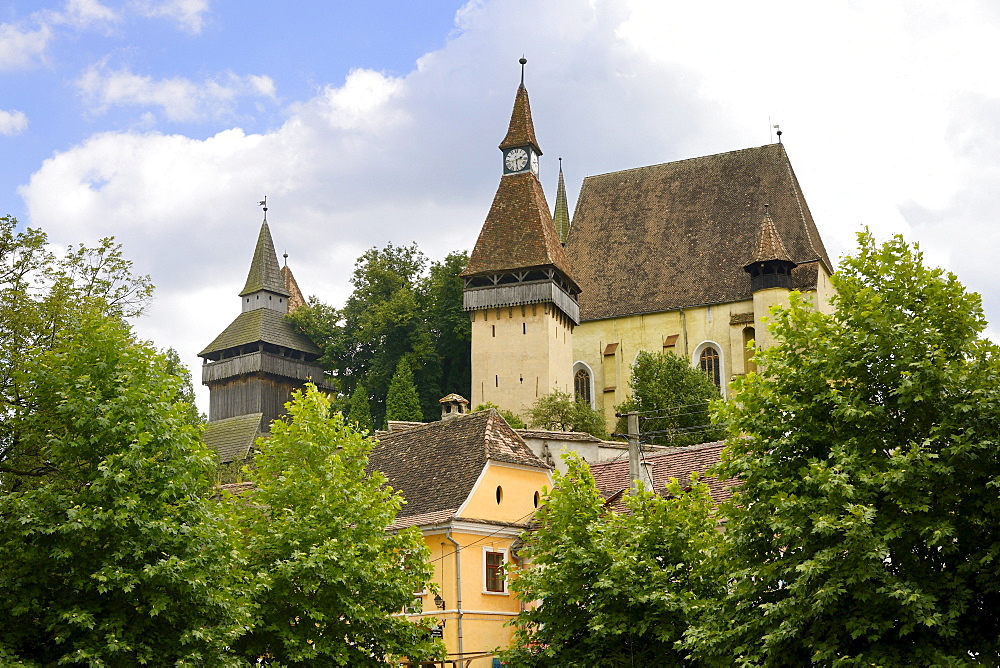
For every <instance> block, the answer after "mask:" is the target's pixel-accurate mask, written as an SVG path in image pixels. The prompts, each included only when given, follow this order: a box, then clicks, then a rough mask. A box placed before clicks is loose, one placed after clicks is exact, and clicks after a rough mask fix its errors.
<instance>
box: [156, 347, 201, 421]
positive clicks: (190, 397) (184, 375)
mask: <svg viewBox="0 0 1000 668" xmlns="http://www.w3.org/2000/svg"><path fill="white" fill-rule="evenodd" d="M163 355H164V357H165V358H166V360H167V372H168V373H170V374H171V375H174V376H177V378H178V379H179V380H180V381H181V384H180V388H179V389H178V391H177V400H178V401H180V402H181V403H183V404H184V405H185V406H186V413H187V421H188V424H205V423H206V422H207V421H208V420H207V419H206V418H205V414H204V413H201V412H200V411H199V410H198V406H197V405H195V396H194V384H193V383H192V382H191V372H190V371H189V370H188V368H187V367H186V366H184V363H183V362H181V356H180V355H178V354H177V351H176V350H174V349H173V348H167V349H166V350H165V351H163Z"/></svg>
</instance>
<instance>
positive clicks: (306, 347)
mask: <svg viewBox="0 0 1000 668" xmlns="http://www.w3.org/2000/svg"><path fill="white" fill-rule="evenodd" d="M258 342H263V343H270V344H272V345H276V346H282V347H284V348H289V349H291V350H298V351H300V352H304V353H310V354H314V355H318V354H320V352H321V351H320V349H319V348H318V347H316V344H315V343H313V342H312V341H310V340H309V339H308V338H307V337H306V336H304V335H303V334H300V333H299V332H298V331H296V330H295V328H294V327H293V326H292V323H290V322H288V321H287V320H285V316H284V314H282V313H279V312H278V311H275V310H273V309H269V308H259V309H256V310H254V311H245V312H244V313H240V314H239V315H238V316H237V317H236V320H233V322H232V323H230V325H229V326H228V327H226V329H225V330H223V332H222V334H219V335H218V336H217V337H215V340H214V341H212V342H211V343H210V344H208V346H206V347H205V349H204V350H202V351H201V352H200V353H198V355H199V357H205V356H206V355H210V354H211V353H215V352H219V351H220V350H227V349H229V348H236V347H238V346H243V345H247V344H250V343H258Z"/></svg>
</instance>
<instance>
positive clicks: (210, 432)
mask: <svg viewBox="0 0 1000 668" xmlns="http://www.w3.org/2000/svg"><path fill="white" fill-rule="evenodd" d="M263 417H264V414H263V413H249V414H247V415H237V416H236V417H231V418H226V419H224V420H215V421H213V422H209V423H208V424H206V425H205V432H204V435H203V436H202V440H204V441H205V445H207V446H208V447H210V448H211V449H212V450H215V452H217V453H218V455H219V461H220V462H222V463H223V464H225V463H227V462H232V461H236V460H238V459H246V458H247V456H248V455H249V454H250V449H251V448H253V444H254V441H256V440H257V437H258V436H260V421H261V419H262V418H263Z"/></svg>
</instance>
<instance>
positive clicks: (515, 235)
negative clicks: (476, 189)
mask: <svg viewBox="0 0 1000 668" xmlns="http://www.w3.org/2000/svg"><path fill="white" fill-rule="evenodd" d="M525 62H527V61H526V60H525V59H524V58H522V59H521V65H522V67H523V65H524V64H525ZM500 150H501V151H502V152H503V175H502V176H501V177H500V185H499V186H498V187H497V192H496V195H495V196H494V198H493V205H492V206H491V207H490V212H489V214H487V216H486V221H485V222H484V223H483V227H482V230H481V231H480V233H479V238H478V239H477V240H476V245H475V247H474V248H473V249H472V254H471V255H470V257H469V264H468V265H467V266H466V268H465V271H463V272H462V277H463V278H464V279H465V290H464V293H463V297H462V301H463V305H464V307H465V310H466V311H468V312H469V314H470V316H471V318H472V404H473V405H478V404H482V403H487V402H493V403H495V404H497V405H498V406H500V407H501V408H505V409H508V410H512V411H514V412H515V413H521V414H523V413H525V412H526V411H527V410H528V409H529V408H530V407H531V405H532V404H534V402H535V401H536V400H537V399H538V398H539V397H540V396H542V395H544V394H548V393H549V392H551V391H553V390H555V389H558V390H561V391H563V392H567V393H568V392H571V391H572V389H573V388H572V378H571V375H572V368H573V338H572V333H573V328H574V327H575V326H576V325H577V324H578V323H579V322H580V306H579V304H578V303H577V301H576V296H577V294H579V292H580V289H579V287H577V284H576V281H575V280H574V279H573V275H572V272H571V270H570V265H569V260H568V259H567V257H566V251H565V249H564V248H563V245H562V240H561V238H560V235H559V233H558V232H556V228H555V225H554V224H553V222H552V214H551V213H550V209H549V205H548V203H547V202H546V201H545V193H544V192H543V190H542V184H541V182H540V181H539V180H538V156H540V155H541V150H540V149H539V148H538V140H537V139H536V138H535V127H534V123H533V122H532V118H531V106H530V104H529V103H528V90H527V89H526V88H525V87H524V80H523V77H522V81H521V85H520V86H519V87H518V89H517V95H516V96H515V98H514V110H513V112H512V113H511V118H510V125H509V127H508V129H507V135H506V136H505V137H504V139H503V141H502V142H500Z"/></svg>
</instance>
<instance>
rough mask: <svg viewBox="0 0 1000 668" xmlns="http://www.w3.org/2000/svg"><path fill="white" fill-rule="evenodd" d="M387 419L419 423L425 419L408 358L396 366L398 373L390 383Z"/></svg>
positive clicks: (403, 358)
mask: <svg viewBox="0 0 1000 668" xmlns="http://www.w3.org/2000/svg"><path fill="white" fill-rule="evenodd" d="M385 419H386V420H403V421H412V422H419V421H421V420H422V419H423V412H422V411H421V410H420V397H419V396H418V395H417V387H416V385H414V384H413V369H412V368H411V367H410V361H409V360H408V359H407V358H406V357H401V358H400V360H399V364H397V365H396V373H395V374H393V376H392V382H391V383H389V393H388V394H387V395H386V398H385Z"/></svg>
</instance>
